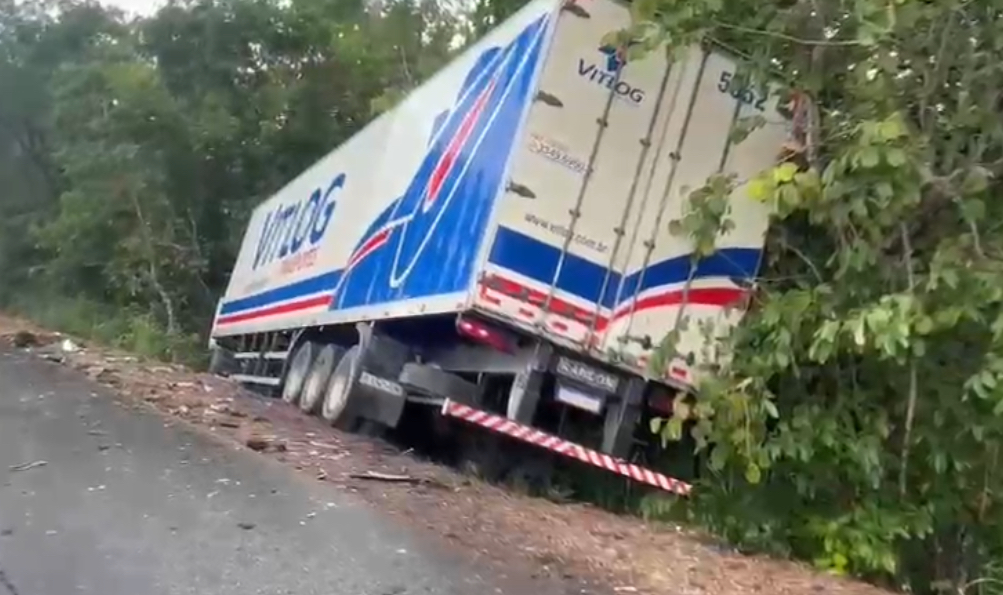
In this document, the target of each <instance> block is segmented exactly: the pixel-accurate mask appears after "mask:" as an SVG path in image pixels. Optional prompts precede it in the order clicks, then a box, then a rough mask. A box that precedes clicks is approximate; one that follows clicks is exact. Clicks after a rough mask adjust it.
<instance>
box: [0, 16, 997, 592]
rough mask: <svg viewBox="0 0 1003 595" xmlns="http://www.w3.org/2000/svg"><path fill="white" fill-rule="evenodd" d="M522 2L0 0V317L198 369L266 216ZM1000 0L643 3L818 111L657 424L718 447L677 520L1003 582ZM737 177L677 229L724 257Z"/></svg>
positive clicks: (879, 564)
mask: <svg viewBox="0 0 1003 595" xmlns="http://www.w3.org/2000/svg"><path fill="white" fill-rule="evenodd" d="M521 4H522V2H521V0H480V1H478V2H473V3H472V2H461V1H459V0H457V1H456V2H443V1H439V2H437V1H435V0H385V1H383V2H377V3H373V2H364V1H363V0H292V1H290V2H278V1H273V0H188V1H184V2H175V3H172V4H170V5H169V6H167V7H166V8H164V9H162V10H161V11H159V12H158V13H156V14H155V15H152V16H150V17H144V18H127V17H125V16H124V15H122V14H120V13H117V12H115V11H112V10H109V9H105V8H102V7H100V6H99V5H96V4H93V3H88V2H82V1H77V0H66V1H62V2H59V1H56V2H53V1H51V0H44V1H42V2H37V1H36V2H17V3H15V2H14V1H13V0H0V305H3V306H5V307H14V308H19V309H21V310H24V311H27V312H28V313H30V314H32V315H35V316H38V317H41V318H43V319H44V320H45V321H46V322H50V323H54V324H57V325H59V326H62V327H64V328H67V329H69V330H74V331H76V332H84V333H89V334H96V335H97V336H99V337H101V338H104V339H106V340H110V341H115V342H118V343H120V344H123V345H126V346H128V347H130V348H133V349H139V350H142V351H145V352H147V353H150V354H155V355H160V356H166V357H174V358H178V357H186V356H188V355H189V354H192V353H198V352H199V351H200V348H198V347H197V346H194V345H195V343H196V342H197V341H198V335H199V333H200V332H203V331H204V329H205V327H206V326H207V321H208V319H209V317H210V316H211V313H212V310H213V307H214V304H215V300H216V299H217V297H218V296H219V294H220V293H221V291H222V288H223V286H224V284H225V281H226V275H227V272H228V269H229V267H230V266H231V264H232V262H233V258H234V255H235V250H236V246H237V243H238V242H239V240H240V235H241V233H242V232H243V225H244V223H245V221H246V218H247V216H248V214H249V211H250V209H251V208H252V207H253V206H254V205H255V204H257V203H258V202H259V201H260V200H262V199H263V198H264V197H265V196H267V195H269V194H270V193H271V192H273V191H275V190H276V189H277V188H278V187H280V186H281V185H282V184H283V183H284V182H285V181H287V180H289V179H290V178H292V177H293V176H294V175H295V174H296V173H298V172H299V171H300V170H302V169H303V168H305V167H306V166H307V165H309V164H310V163H311V162H313V161H314V160H316V159H317V158H318V157H320V156H321V155H322V154H324V153H325V152H327V151H328V150H330V149H331V148H332V147H334V146H336V145H337V144H339V143H340V142H341V141H343V140H345V139H346V138H347V137H348V136H349V135H351V134H352V133H353V132H355V131H356V130H358V128H359V127H360V126H361V125H362V124H363V123H364V122H365V121H367V120H368V119H369V118H371V117H372V115H373V114H374V113H375V112H378V111H380V110H383V109H386V108H387V107H389V106H390V105H392V104H393V102H394V101H396V100H397V99H398V98H399V97H400V96H401V94H402V93H404V92H406V90H407V89H409V88H411V87H413V86H414V85H416V84H418V83H419V82H420V81H421V80H422V79H423V78H424V77H426V76H428V75H429V74H430V73H431V72H432V71H434V70H435V69H436V68H437V67H438V66H440V65H441V64H442V63H443V62H444V61H445V60H446V59H447V58H448V57H449V56H450V55H451V54H452V53H453V52H455V51H457V49H458V48H460V47H461V46H462V45H463V44H465V43H466V42H468V41H469V40H471V39H473V38H475V37H476V36H477V35H479V34H480V33H482V32H483V31H484V30H486V29H487V28H489V27H490V26H491V25H492V24H494V23H497V22H498V20H499V19H501V18H504V16H505V15H507V14H509V13H510V12H511V11H512V10H514V9H515V8H517V7H518V6H519V5H521ZM1001 9H1003V2H1000V0H925V1H919V0H852V1H851V0H775V1H773V2H749V1H747V0H639V1H637V2H635V3H634V11H635V16H636V21H637V25H636V27H635V28H634V29H632V30H631V31H630V32H628V33H629V35H630V36H632V37H634V38H644V39H645V40H646V42H647V43H644V44H641V45H640V46H637V47H638V49H637V50H636V51H641V50H647V51H664V48H665V47H666V46H665V45H662V44H663V42H667V43H668V46H667V47H668V48H669V49H670V50H671V49H672V48H677V47H682V46H683V45H685V44H687V43H689V42H691V41H693V40H696V39H698V38H705V37H710V38H714V39H716V40H718V41H721V42H724V43H727V44H728V45H730V46H732V47H734V48H737V49H738V50H740V51H742V52H745V53H746V54H747V55H748V57H749V63H748V66H749V69H748V70H749V73H750V77H752V78H751V79H750V80H759V78H761V77H763V76H764V73H765V72H766V71H767V70H769V71H770V76H771V77H774V80H779V81H781V82H782V83H783V87H784V88H785V89H787V90H788V91H793V95H794V96H800V97H808V98H810V99H811V101H807V102H805V101H801V102H794V104H795V106H800V107H797V109H795V112H796V113H795V120H796V121H797V122H798V124H799V129H800V130H801V132H802V134H801V137H800V138H799V141H800V142H799V143H798V144H797V145H796V146H793V147H791V156H790V157H791V158H790V159H789V160H788V161H787V162H785V163H783V164H778V167H777V168H775V169H772V170H770V171H768V172H764V174H763V176H761V177H760V178H757V179H755V180H752V181H751V182H750V183H749V184H748V186H747V189H748V191H749V192H752V193H753V194H754V195H755V196H756V197H758V198H759V199H761V200H764V201H767V202H768V203H770V204H771V205H773V206H774V207H775V211H776V216H775V225H774V226H773V227H772V231H771V232H770V236H769V238H768V245H767V251H766V254H767V259H766V262H765V267H764V270H763V272H762V278H761V279H760V282H759V283H758V284H757V286H756V288H755V290H754V293H753V295H752V302H751V304H752V309H751V314H750V316H749V317H748V318H747V322H746V324H744V325H743V326H742V327H741V328H740V329H739V330H738V332H737V333H736V334H735V336H734V337H733V338H732V342H731V347H732V349H731V351H732V360H733V365H732V366H731V367H730V368H729V370H728V372H727V373H726V374H725V375H724V376H722V377H720V378H719V380H718V381H716V382H714V383H713V384H708V385H705V386H703V387H701V390H700V394H699V395H698V396H697V398H696V399H694V400H691V401H682V400H681V401H680V406H678V407H677V409H676V418H675V419H673V420H667V421H664V422H660V423H658V424H657V427H656V428H655V429H656V430H657V431H659V432H661V433H662V434H663V435H664V437H665V438H666V439H667V440H671V439H677V438H679V437H680V436H682V435H683V434H684V433H690V434H692V435H693V436H694V437H695V438H696V441H697V443H698V444H700V445H701V446H702V447H703V449H704V451H705V452H706V453H707V455H708V456H707V457H706V459H707V468H708V472H707V473H705V474H704V475H703V479H702V480H701V482H700V486H699V490H698V491H697V496H696V497H695V498H694V499H693V501H692V503H690V504H689V505H687V506H686V509H685V511H684V512H686V513H687V514H689V515H691V517H692V518H693V519H695V520H696V521H698V522H699V523H701V524H703V525H705V526H707V527H709V528H711V529H713V530H715V531H717V532H719V533H721V534H723V535H725V536H726V537H728V538H729V539H731V540H732V541H733V542H735V543H738V544H740V545H743V546H747V547H754V548H757V549H764V548H765V549H769V550H772V551H775V552H779V553H784V554H791V555H795V556H798V557H801V558H804V559H807V560H809V561H811V562H813V563H815V564H816V565H818V566H820V567H822V568H825V569H829V570H833V571H837V572H847V573H853V574H856V575H861V576H866V577H868V578H871V579H874V580H878V581H882V582H886V583H888V584H892V585H895V586H908V587H909V588H911V589H913V590H915V591H924V592H929V591H935V590H952V591H957V592H962V591H966V590H968V589H977V590H980V591H987V592H989V591H991V590H992V589H993V588H996V589H997V590H999V589H998V585H999V583H998V582H997V581H998V579H1001V578H1003V518H1001V515H1003V508H1001V499H1003V478H1001V474H1000V472H999V471H1000V467H999V450H1000V445H1001V441H1003V378H1001V375H1003V308H1001V306H1003V262H1001V256H1003V230H1001V226H1000V225H999V224H997V223H996V219H997V216H1001V217H1000V218H1001V220H1003V213H999V212H997V211H999V210H1001V209H997V207H996V203H994V202H993V198H992V197H993V196H994V195H995V193H996V192H997V191H999V190H1000V184H999V182H998V181H997V178H998V174H999V173H1000V172H1001V170H1003V121H1001V118H1000V113H999V112H1000V100H999V94H1000V90H1001V89H1003V66H1001V64H1003V62H1000V61H999V60H997V57H998V56H1000V53H1001V50H1003V22H1001V20H1000V18H999V16H998V15H999V14H1000V12H1001ZM737 92H741V90H740V89H738V90H737ZM743 125H750V126H752V125H756V123H755V122H749V123H743ZM740 182H746V181H738V180H723V179H722V180H711V183H710V184H708V186H707V188H704V189H700V191H698V192H695V193H694V194H693V195H692V207H693V208H692V209H691V212H690V214H689V215H688V216H687V217H686V220H685V221H682V222H675V223H674V224H673V228H674V231H676V232H678V233H684V234H688V235H690V236H692V237H693V239H694V241H695V242H696V243H697V244H698V246H699V247H700V251H701V252H702V253H703V254H706V253H707V252H709V251H712V250H713V238H714V237H715V236H716V235H717V234H718V233H719V232H720V230H721V228H722V226H724V227H726V226H727V218H728V214H727V195H728V190H729V188H731V187H733V186H734V185H735V184H736V183H740ZM671 349H672V345H671V341H668V342H666V344H665V345H664V350H665V351H667V352H671ZM682 403H687V405H688V406H684V405H683V404H682ZM708 445H713V446H712V447H710V446H708ZM646 504H647V506H646V507H645V510H646V511H648V512H649V513H663V512H665V508H666V507H665V506H664V503H663V504H661V505H660V504H659V503H657V502H647V503H646ZM674 506H675V507H676V508H678V507H679V505H678V504H675V505H674ZM668 512H670V513H677V512H679V511H678V510H669V511H668Z"/></svg>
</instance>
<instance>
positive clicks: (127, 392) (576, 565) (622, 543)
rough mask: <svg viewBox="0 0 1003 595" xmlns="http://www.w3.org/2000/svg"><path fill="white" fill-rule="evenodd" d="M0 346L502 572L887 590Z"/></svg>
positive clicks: (123, 373)
mask: <svg viewBox="0 0 1003 595" xmlns="http://www.w3.org/2000/svg"><path fill="white" fill-rule="evenodd" d="M0 344H7V345H13V346H15V347H17V348H21V349H27V350H31V351H33V352H34V353H36V354H37V355H38V356H39V357H42V358H45V359H48V360H49V361H51V362H53V364H54V365H64V366H69V367H72V368H74V369H77V370H79V371H80V372H82V373H84V374H86V375H88V376H90V377H91V378H92V379H94V380H95V381H97V382H99V383H101V384H103V385H105V386H108V387H110V388H112V389H114V391H115V392H116V393H117V394H118V395H120V398H121V402H122V403H123V404H125V405H127V406H133V407H150V408H153V409H155V410H156V411H158V412H160V413H161V414H163V415H164V416H166V417H167V418H169V419H174V420H177V421H179V422H181V423H186V424H191V425H194V426H197V427H199V428H201V430H203V431H204V432H205V433H208V434H210V435H212V436H214V437H216V438H217V439H219V440H221V441H225V442H227V443H229V444H232V445H233V446H235V447H240V448H250V449H252V450H255V451H258V452H259V453H261V455H262V456H267V457H272V458H274V459H277V460H279V461H281V462H283V463H285V464H288V465H291V466H293V467H295V468H296V469H297V470H299V471H300V472H301V473H302V474H303V476H304V477H305V478H307V479H309V480H311V481H323V482H327V483H330V484H332V486H334V487H336V488H339V489H345V490H350V491H352V492H355V493H357V494H358V495H359V496H361V497H362V498H364V499H366V500H368V501H370V502H371V503H373V504H375V505H377V506H378V507H380V508H381V509H383V510H385V511H387V512H389V513H390V514H393V515H395V516H396V517H397V518H399V519H400V520H401V522H404V523H407V524H410V525H413V526H415V527H417V528H419V529H420V530H423V531H428V532H430V533H432V534H433V535H436V536H437V537H438V538H442V539H445V540H446V541H447V542H449V543H450V544H452V545H453V546H456V547H459V548H462V549H464V550H466V551H468V552H471V553H474V554H476V555H478V557H481V558H484V559H487V560H489V561H493V562H495V563H497V564H499V565H502V566H505V567H512V566H517V567H520V568H531V569H533V571H534V572H536V573H538V574H543V575H554V576H559V577H560V576H565V577H577V578H581V579H584V580H587V581H590V582H596V583H599V584H602V585H605V586H608V587H609V588H610V589H612V590H613V591H614V592H617V593H640V594H652V595H654V594H669V593H671V594H673V595H698V594H699V595H748V594H750V593H761V592H762V593H768V594H769V595H787V594H791V595H793V594H805V593H829V594H838V595H879V594H884V595H887V593H888V592H886V591H882V590H880V589H877V588H875V587H872V586H869V585H866V584H862V583H857V582H853V581H849V580H844V579H840V578H837V577H832V576H827V575H822V574H818V573H816V572H814V571H812V570H811V569H810V568H807V567H805V566H803V565H799V564H795V563H791V562H785V561H778V560H772V559H767V558H761V557H748V556H742V555H739V554H735V553H730V552H726V551H722V549H721V548H718V547H715V546H713V545H709V543H710V542H709V540H707V539H706V538H702V537H701V536H700V535H699V534H697V533H695V532H692V531H689V530H685V529H683V528H681V527H675V526H665V525H659V526H654V525H651V524H646V523H644V522H642V521H640V520H639V519H636V518H632V517H623V516H617V515H614V514H610V513H607V512H605V511H602V510H599V509H597V508H595V507H591V506H585V505H559V504H555V503H552V502H549V501H547V500H543V499H539V498H530V497H525V496H521V495H515V494H512V493H509V492H506V491H505V490H502V489H500V488H497V487H493V486H490V485H486V484H484V483H481V482H478V481H475V480H472V479H470V478H469V477H466V476H463V475H461V474H460V473H458V472H456V471H454V470H452V469H448V468H444V467H442V466H438V465H434V464H432V463H429V462H427V461H423V460H420V459H418V458H417V457H415V456H412V455H411V454H409V453H408V452H400V451H399V450H397V449H395V448H393V447H392V446H390V445H388V444H386V443H384V442H381V441H378V440H371V439H367V438H363V437H360V436H354V435H347V434H343V433H339V432H337V431H335V430H333V429H331V428H328V427H326V426H325V425H323V424H322V423H321V422H320V421H319V420H317V419H314V418H309V417H306V416H305V415H303V414H301V413H300V412H299V410H298V409H296V408H294V407H290V406H287V405H285V404H284V403H282V402H280V401H275V400H269V399H262V398H260V397H256V396H254V395H250V394H248V393H247V392H246V391H243V390H241V389H240V388H239V387H238V386H236V385H235V384H233V383H231V382H229V381H227V380H225V379H221V378H217V377H213V376H209V375H207V374H200V373H195V372H192V371H190V370H187V369H185V368H183V367H181V366H173V365H164V364H158V363H150V362H144V361H142V360H140V359H139V358H136V357H134V356H131V355H129V354H123V353H116V352H114V351H112V350H108V349H102V348H99V347H96V346H92V345H86V346H84V347H81V343H80V342H79V341H76V340H73V339H67V338H66V337H64V336H62V335H59V334H57V333H51V332H48V331H45V330H44V329H41V328H38V327H37V326H35V325H33V324H31V323H29V322H27V321H24V320H19V319H16V318H11V317H8V316H3V315H0Z"/></svg>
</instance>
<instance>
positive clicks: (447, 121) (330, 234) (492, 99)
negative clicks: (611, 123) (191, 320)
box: [213, 0, 557, 337]
mask: <svg viewBox="0 0 1003 595" xmlns="http://www.w3.org/2000/svg"><path fill="white" fill-rule="evenodd" d="M556 7H557V3H556V2H554V0H537V1H535V2H533V3H531V4H530V5H528V6H526V7H525V8H524V9H523V10H521V11H519V12H518V13H517V14H516V15H515V16H514V17H513V18H511V19H509V20H508V21H506V22H505V23H504V24H503V25H502V26H500V27H498V28H496V29H495V30H494V31H492V32H491V33H490V34H488V35H487V36H486V37H485V38H484V39H482V40H481V41H479V42H478V43H477V44H475V45H474V46H472V47H471V48H470V49H468V50H467V51H466V52H464V53H463V54H462V55H461V56H460V57H459V58H457V59H456V60H454V61H453V62H452V63H451V64H450V65H449V66H448V67H446V68H445V69H444V70H442V71H441V72H440V73H438V74H437V75H436V76H435V77H433V78H432V79H431V80H430V81H428V82H427V83H425V84H424V85H422V86H421V87H420V88H419V89H417V90H416V91H415V92H413V93H411V94H410V96H409V97H408V98H407V99H406V100H404V101H403V102H402V103H401V104H400V105H399V106H398V107H397V108H395V109H394V110H392V111H390V112H388V113H387V114H385V115H383V116H382V117H380V118H378V119H377V120H375V121H374V122H372V123H371V124H370V125H368V126H367V127H366V128H365V129H364V130H363V131H361V132H360V133H359V134H357V135H356V136H355V137H353V138H352V139H351V140H349V141H348V142H347V143H346V144H344V145H343V146H341V147H340V148H338V149H336V150H335V151H333V152H331V153H330V154H328V155H327V156H326V157H324V158H323V159H321V160H320V161H319V162H318V163H317V164H315V165H314V166H313V167H311V168H310V169H308V170H307V171H306V172H304V173H303V174H302V175H300V176H299V177H297V178H296V179H295V180H293V181H292V182H291V183H290V184H288V185H287V186H286V187H284V188H283V189H282V190H280V191H279V192H278V193H277V194H276V195H275V196H274V197H272V198H271V199H269V200H268V201H266V202H265V203H264V204H262V205H261V206H260V207H259V208H258V209H257V210H256V211H255V212H254V214H253V216H252V218H251V221H250V223H249V226H248V231H247V233H246V234H245V237H244V241H243V245H242V246H241V250H240V254H239V257H238V259H237V262H236V264H235V266H234V270H233V273H232V276H231V279H230V283H229V286H228V287H227V291H226V294H225V295H224V298H223V300H222V301H221V302H220V305H219V308H218V310H217V316H216V320H215V323H214V325H213V336H217V337H219V336H226V335H238V334H247V333H256V332H265V331H274V330H283V329H292V328H297V327H303V326H310V325H321V324H336V323H339V322H349V321H358V320H368V319H378V318H394V317H401V316H408V315H419V314H431V313H436V312H449V311H456V310H460V309H462V308H463V307H464V304H465V303H466V302H467V296H468V292H469V288H470V286H471V284H472V281H473V279H474V277H475V272H476V271H475V267H476V265H477V264H478V256H479V254H480V247H481V245H482V243H483V238H484V237H485V235H486V234H487V231H488V229H489V222H490V219H491V214H492V211H493V207H494V204H495V199H496V197H497V196H498V191H499V188H500V187H501V185H502V183H503V180H504V172H505V169H506V167H507V164H508V161H509V159H508V158H509V155H510V154H511V152H512V151H511V147H512V145H513V143H514V142H515V139H516V137H517V135H518V131H519V130H520V128H521V122H522V120H523V118H524V116H525V113H526V110H527V106H528V105H529V103H530V101H531V99H532V96H533V91H534V81H535V78H536V74H537V71H538V69H539V65H540V63H541V61H542V57H543V55H544V46H545V44H546V42H547V39H548V38H549V32H550V31H551V30H552V24H553V22H554V20H555V19H554V17H555V8H556Z"/></svg>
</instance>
